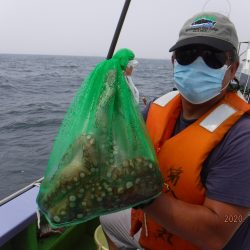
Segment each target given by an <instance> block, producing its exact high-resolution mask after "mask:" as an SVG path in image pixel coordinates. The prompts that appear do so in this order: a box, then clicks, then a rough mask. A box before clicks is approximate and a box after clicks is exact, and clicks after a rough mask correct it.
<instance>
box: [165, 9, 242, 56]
mask: <svg viewBox="0 0 250 250" xmlns="http://www.w3.org/2000/svg"><path fill="white" fill-rule="evenodd" d="M193 44H204V45H208V46H211V47H213V48H215V49H218V50H221V51H228V50H231V49H233V48H235V49H236V50H237V49H238V44H239V41H238V36H237V32H236V29H235V27H234V24H233V23H232V22H231V21H230V20H229V18H228V17H227V16H224V15H222V14H220V13H217V12H201V13H198V14H197V15H195V16H193V17H192V18H190V19H188V20H187V21H186V22H185V24H184V25H183V27H182V28H181V30H180V33H179V39H178V41H177V42H176V44H175V45H174V46H172V47H171V48H170V50H169V51H170V52H171V51H174V50H176V49H178V48H180V47H183V46H187V45H193Z"/></svg>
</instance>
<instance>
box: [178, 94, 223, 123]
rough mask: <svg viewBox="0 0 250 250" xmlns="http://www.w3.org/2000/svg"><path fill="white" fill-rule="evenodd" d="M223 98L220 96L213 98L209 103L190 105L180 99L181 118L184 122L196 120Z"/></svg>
mask: <svg viewBox="0 0 250 250" xmlns="http://www.w3.org/2000/svg"><path fill="white" fill-rule="evenodd" d="M222 98H223V96H222V95H219V96H217V97H215V98H213V99H212V100H210V101H207V102H205V103H202V104H192V103H190V102H188V101H187V100H185V99H184V98H182V112H183V113H182V114H183V118H184V119H186V120H193V119H198V118H200V117H201V116H202V115H204V114H205V113H206V112H208V111H209V110H210V109H211V108H212V106H214V105H215V104H216V103H217V102H218V101H220V100H221V99H222Z"/></svg>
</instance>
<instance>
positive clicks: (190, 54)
mask: <svg viewBox="0 0 250 250" xmlns="http://www.w3.org/2000/svg"><path fill="white" fill-rule="evenodd" d="M199 56H200V57H202V59H203V62H204V63H205V64H206V65H207V66H208V67H209V68H211V69H220V68H222V67H223V66H225V65H226V66H227V67H229V68H228V70H227V71H226V74H225V76H224V79H223V81H222V88H223V87H224V86H226V85H227V84H228V83H229V82H230V81H231V80H232V79H233V78H234V77H235V73H236V71H237V68H238V65H239V63H238V62H236V63H232V60H231V52H225V51H219V50H217V49H214V48H212V47H210V46H206V45H192V46H185V47H182V48H179V49H177V50H176V51H175V52H174V53H173V56H172V62H173V63H174V60H176V61H177V62H178V63H179V64H181V65H189V64H191V63H193V62H194V61H195V60H196V59H197V58H198V57H199Z"/></svg>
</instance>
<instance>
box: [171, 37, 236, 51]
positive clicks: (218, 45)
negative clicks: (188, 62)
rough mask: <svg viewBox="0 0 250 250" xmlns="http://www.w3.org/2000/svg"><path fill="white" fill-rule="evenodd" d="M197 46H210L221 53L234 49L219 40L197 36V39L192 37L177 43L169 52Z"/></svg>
mask: <svg viewBox="0 0 250 250" xmlns="http://www.w3.org/2000/svg"><path fill="white" fill-rule="evenodd" d="M196 44H203V45H208V46H210V47H213V48H215V49H218V50H221V51H229V50H232V49H233V48H234V47H233V45H232V44H231V43H229V42H227V41H224V40H221V39H218V38H214V37H207V36H206V37H205V36H196V37H190V38H187V39H184V40H181V41H179V42H177V43H176V44H175V45H174V46H173V47H171V48H170V49H169V52H172V51H175V50H176V49H179V48H181V47H184V46H187V45H196Z"/></svg>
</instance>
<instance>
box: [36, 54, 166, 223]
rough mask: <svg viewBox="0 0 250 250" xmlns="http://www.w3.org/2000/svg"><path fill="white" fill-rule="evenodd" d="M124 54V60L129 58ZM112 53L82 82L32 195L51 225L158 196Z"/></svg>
mask: <svg viewBox="0 0 250 250" xmlns="http://www.w3.org/2000/svg"><path fill="white" fill-rule="evenodd" d="M122 52H124V51H122ZM125 52H126V53H125V54H126V56H127V59H128V60H127V61H126V60H125V62H128V61H129V59H130V60H131V59H133V57H134V54H133V53H132V52H131V51H130V50H128V51H125ZM117 53H118V56H114V57H113V58H112V59H111V60H105V61H104V62H102V63H100V64H99V65H97V66H96V68H95V69H94V70H93V71H92V73H91V74H90V76H89V77H88V78H87V79H86V80H85V82H84V84H82V86H81V87H80V90H79V91H78V93H77V94H76V96H75V98H74V100H73V102H72V104H71V105H70V107H69V109H68V111H67V113H66V115H65V118H64V120H63V123H62V125H61V127H60V129H59V132H58V134H57V137H56V139H55V142H54V145H53V149H52V152H51V155H50V159H49V163H48V167H47V169H46V172H45V178H44V181H43V182H42V184H41V187H40V190H39V194H38V197H37V203H38V207H39V209H40V211H41V212H42V213H43V214H44V215H45V217H46V218H47V219H48V221H49V222H50V224H51V225H52V226H53V227H61V226H67V225H69V226H70V225H73V224H77V223H80V222H84V221H87V220H89V219H92V218H94V217H97V216H100V215H103V214H107V213H111V212H115V211H119V210H122V209H126V208H129V207H133V206H136V205H139V204H141V203H144V202H147V201H148V200H150V199H152V198H154V197H156V196H157V195H159V194H160V193H161V190H162V185H163V179H162V176H161V173H160V170H159V167H158V165H157V160H156V156H155V152H154V149H153V146H152V144H151V142H150V139H149V136H148V134H147V130H146V128H145V123H144V121H143V118H142V116H141V114H140V111H139V108H138V105H137V103H136V102H135V101H134V98H133V96H132V93H131V90H130V89H129V87H128V85H127V83H126V81H125V78H124V75H123V70H124V65H126V63H125V64H124V55H123V60H122V63H121V58H120V56H121V55H119V52H117ZM116 55H117V54H116ZM122 65H123V66H122Z"/></svg>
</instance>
